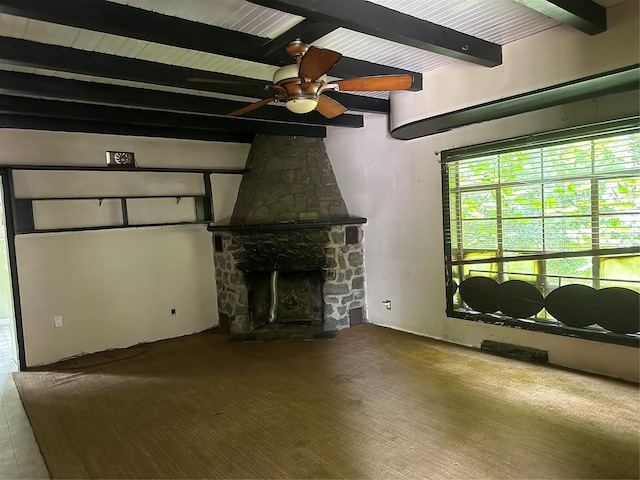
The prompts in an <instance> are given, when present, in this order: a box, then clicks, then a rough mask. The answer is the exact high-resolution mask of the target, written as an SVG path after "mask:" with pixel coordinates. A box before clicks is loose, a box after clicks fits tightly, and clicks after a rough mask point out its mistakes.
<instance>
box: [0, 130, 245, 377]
mask: <svg viewBox="0 0 640 480" xmlns="http://www.w3.org/2000/svg"><path fill="white" fill-rule="evenodd" d="M249 147H250V146H249V145H245V144H231V143H213V142H200V141H189V140H172V139H157V138H142V137H122V136H111V135H95V134H76V133H64V132H44V131H28V130H11V129H2V130H0V165H83V166H103V165H104V164H105V151H106V150H123V151H133V152H134V153H135V154H136V160H137V161H138V164H139V165H140V166H143V167H178V168H180V167H183V168H189V167H193V168H229V169H237V168H244V165H245V161H246V157H247V154H248V151H249ZM166 175H167V174H154V173H148V174H147V173H134V174H125V175H124V177H126V179H125V180H123V178H121V177H123V176H122V175H114V174H112V173H111V172H108V173H106V174H102V173H98V174H93V173H92V174H80V175H75V174H72V173H66V172H64V173H59V172H56V173H55V174H51V173H50V172H49V173H48V174H47V175H42V174H40V173H39V172H28V173H18V172H16V190H17V191H18V192H19V193H21V194H23V195H27V196H29V195H36V196H37V195H38V194H42V195H43V196H46V195H47V194H55V195H60V194H62V195H64V196H73V194H74V193H75V194H76V195H77V194H86V193H87V192H85V191H84V190H83V189H85V188H89V189H90V190H91V192H93V193H94V194H95V191H96V189H106V190H109V192H111V191H112V190H113V194H116V195H120V194H123V195H128V194H134V193H136V192H139V193H143V194H144V193H147V194H161V193H163V192H166V193H171V194H173V193H178V194H179V193H184V192H187V191H189V192H191V193H200V192H199V191H198V192H192V190H193V189H194V188H196V186H195V185H193V179H192V178H185V177H184V176H182V175H176V176H175V177H172V178H171V179H167V177H166ZM114 176H115V177H117V178H115V179H113V178H112V177H114ZM45 177H46V178H45ZM225 177H226V178H227V179H228V180H227V181H225ZM96 179H97V182H98V183H97V184H95V181H96ZM121 180H122V181H121ZM227 182H228V183H229V184H230V185H231V186H233V185H234V184H235V183H237V179H236V178H235V177H233V176H225V175H217V176H216V184H217V185H218V186H219V187H220V188H219V191H216V192H214V196H217V197H218V199H219V200H220V202H221V203H222V204H223V205H224V204H227V203H229V200H228V199H227V198H226V197H225V195H233V194H234V191H233V188H229V187H228V185H227ZM197 188H199V185H198V187H197ZM149 189H151V190H149ZM158 189H160V190H162V192H160V191H156V190H158ZM106 190H105V192H103V193H104V194H107V193H109V192H107V191H106ZM224 192H229V193H224ZM187 193H188V192H187ZM187 200H188V199H184V200H183V201H187ZM170 201H171V202H172V203H173V204H175V203H176V202H175V200H170ZM183 201H181V204H180V206H179V207H176V208H179V209H184V208H188V207H189V205H187V204H183V203H182V202H183ZM106 202H107V201H105V204H104V205H103V206H105V207H106V206H107V205H106ZM74 208H77V207H74V206H72V205H71V204H69V205H67V204H65V203H64V202H63V203H55V202H50V203H47V204H45V205H44V208H42V209H40V211H39V212H38V211H36V212H35V213H36V216H37V218H36V221H38V222H40V224H41V225H44V226H48V227H53V226H55V225H59V224H60V223H61V222H63V223H66V224H67V225H70V224H69V222H78V221H80V220H81V223H84V222H85V221H87V220H89V219H90V218H91V217H87V215H90V214H91V209H87V208H84V209H83V210H82V211H77V210H74ZM92 208H93V207H92ZM100 208H102V207H97V206H95V208H93V209H94V210H96V209H100ZM149 208H150V206H149V205H146V206H145V207H144V208H141V209H139V213H140V217H141V219H144V218H146V219H148V218H151V220H154V219H155V220H157V219H158V218H159V217H158V218H156V217H157V215H158V214H159V213H160V212H158V210H166V209H168V208H169V205H166V206H164V205H162V206H161V205H157V206H156V209H155V210H154V209H151V210H149ZM105 211H106V212H107V213H106V214H105V215H106V217H105V218H106V219H107V220H109V219H110V218H111V217H112V216H114V215H115V216H117V214H116V213H114V212H112V211H111V210H105ZM177 213H179V212H177ZM180 215H182V213H180ZM83 216H84V218H83ZM16 256H17V263H18V281H19V287H20V295H21V304H22V321H23V329H24V335H25V351H26V363H27V365H28V366H32V365H37V364H43V363H51V362H55V361H57V360H59V359H62V358H66V357H70V356H74V355H79V354H81V353H87V352H95V351H101V350H105V349H110V348H119V347H126V346H129V345H133V344H136V343H140V342H148V341H154V340H158V339H163V338H170V337H175V336H179V335H185V334H189V333H193V332H195V331H201V330H205V329H207V328H210V327H212V326H213V325H216V324H217V323H218V310H217V304H216V285H215V275H214V266H213V247H212V242H211V234H210V233H209V232H208V231H207V230H206V226H205V225H192V226H172V227H150V228H141V229H116V230H100V231H90V232H72V233H54V234H31V235H19V236H18V237H17V238H16ZM173 308H175V309H176V316H171V313H170V312H171V309H173ZM55 316H62V317H63V326H62V327H58V328H56V327H55V326H54V317H55Z"/></svg>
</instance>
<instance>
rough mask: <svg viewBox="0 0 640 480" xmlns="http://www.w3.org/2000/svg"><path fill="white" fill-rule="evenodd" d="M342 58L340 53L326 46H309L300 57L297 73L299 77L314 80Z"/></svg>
mask: <svg viewBox="0 0 640 480" xmlns="http://www.w3.org/2000/svg"><path fill="white" fill-rule="evenodd" d="M340 58H342V54H341V53H338V52H334V51H333V50H327V49H326V48H318V47H309V50H307V53H305V54H304V57H302V61H301V62H300V69H299V70H298V74H299V76H300V78H304V79H308V80H310V81H312V82H313V81H315V80H317V79H318V78H320V77H321V76H322V75H324V74H325V73H327V72H328V71H329V70H331V68H332V67H333V66H334V65H335V64H336V63H338V60H340Z"/></svg>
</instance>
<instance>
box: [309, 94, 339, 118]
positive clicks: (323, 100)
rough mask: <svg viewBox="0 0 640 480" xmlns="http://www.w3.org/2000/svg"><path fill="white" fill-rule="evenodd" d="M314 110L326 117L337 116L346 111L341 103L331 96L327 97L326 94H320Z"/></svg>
mask: <svg viewBox="0 0 640 480" xmlns="http://www.w3.org/2000/svg"><path fill="white" fill-rule="evenodd" d="M316 110H317V111H318V113H319V114H320V115H322V116H325V117H327V118H333V117H337V116H338V115H342V114H343V113H344V112H346V111H347V109H346V108H344V106H343V105H342V104H341V103H339V102H336V101H335V100H334V99H333V98H330V97H327V96H326V95H320V97H319V98H318V105H316Z"/></svg>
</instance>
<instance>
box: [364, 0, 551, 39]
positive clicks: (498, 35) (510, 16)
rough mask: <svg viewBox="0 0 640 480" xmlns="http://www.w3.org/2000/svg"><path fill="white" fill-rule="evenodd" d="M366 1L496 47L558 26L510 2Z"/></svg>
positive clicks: (440, 0)
mask: <svg viewBox="0 0 640 480" xmlns="http://www.w3.org/2000/svg"><path fill="white" fill-rule="evenodd" d="M368 1H369V2H371V3H376V4H378V5H382V6H384V7H387V8H391V9H393V10H398V11H399V12H402V13H406V14H407V15H411V16H413V17H417V18H420V19H422V20H427V21H429V22H432V23H436V24H438V25H442V26H444V27H448V28H452V29H454V30H458V31H460V32H462V33H466V34H468V35H473V36H474V37H478V38H482V39H483V40H487V41H489V42H493V43H497V44H500V45H504V44H506V43H509V42H513V41H516V40H519V39H520V38H524V37H527V36H529V35H533V34H535V33H538V32H541V31H543V30H547V29H548V28H551V27H554V26H556V25H558V22H557V21H556V20H552V19H551V18H549V17H546V16H544V15H542V14H540V13H538V12H536V11H534V10H532V9H530V8H527V7H525V6H524V5H522V4H520V3H517V2H514V1H513V0H455V1H451V0H368Z"/></svg>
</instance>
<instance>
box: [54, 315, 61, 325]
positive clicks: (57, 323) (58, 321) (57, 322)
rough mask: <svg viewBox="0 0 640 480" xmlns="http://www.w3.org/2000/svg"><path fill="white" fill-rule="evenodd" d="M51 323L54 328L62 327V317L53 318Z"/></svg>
mask: <svg viewBox="0 0 640 480" xmlns="http://www.w3.org/2000/svg"><path fill="white" fill-rule="evenodd" d="M53 323H54V325H55V326H56V327H61V326H62V317H61V316H60V317H53Z"/></svg>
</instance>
